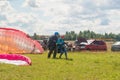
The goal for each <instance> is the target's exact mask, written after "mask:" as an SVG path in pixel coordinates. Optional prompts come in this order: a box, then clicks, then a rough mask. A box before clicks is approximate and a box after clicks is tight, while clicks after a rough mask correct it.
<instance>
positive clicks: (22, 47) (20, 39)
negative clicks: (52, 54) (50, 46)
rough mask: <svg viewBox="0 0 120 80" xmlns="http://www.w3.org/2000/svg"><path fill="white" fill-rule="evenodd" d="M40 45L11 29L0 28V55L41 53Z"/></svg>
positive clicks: (18, 31) (20, 32)
mask: <svg viewBox="0 0 120 80" xmlns="http://www.w3.org/2000/svg"><path fill="white" fill-rule="evenodd" d="M43 51H44V50H43V48H42V46H41V44H40V43H38V42H37V41H35V40H33V39H31V38H30V37H29V36H28V35H27V34H25V33H24V32H22V31H20V30H16V29H12V28H0V53H1V54H3V53H11V54H12V53H43Z"/></svg>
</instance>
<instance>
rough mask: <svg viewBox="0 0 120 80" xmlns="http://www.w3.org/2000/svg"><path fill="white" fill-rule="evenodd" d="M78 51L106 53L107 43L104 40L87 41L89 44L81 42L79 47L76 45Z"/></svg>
mask: <svg viewBox="0 0 120 80" xmlns="http://www.w3.org/2000/svg"><path fill="white" fill-rule="evenodd" d="M75 50H76V51H82V50H90V51H91V50H102V51H106V50H107V46H106V43H105V42H104V41H102V40H87V42H81V43H79V44H77V45H75Z"/></svg>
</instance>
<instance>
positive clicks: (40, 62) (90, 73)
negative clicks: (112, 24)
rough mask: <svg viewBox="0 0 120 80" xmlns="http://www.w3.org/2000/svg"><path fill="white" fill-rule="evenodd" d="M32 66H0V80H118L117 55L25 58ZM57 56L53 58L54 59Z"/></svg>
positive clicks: (75, 53) (86, 54)
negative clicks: (66, 58)
mask: <svg viewBox="0 0 120 80" xmlns="http://www.w3.org/2000/svg"><path fill="white" fill-rule="evenodd" d="M25 55H26V56H28V57H30V58H31V60H32V66H15V65H10V64H0V80H119V79H120V52H111V51H110V50H108V51H107V52H89V51H86V52H68V57H69V60H65V59H64V58H65V57H64V55H63V58H62V59H52V58H50V59H47V52H44V54H41V55H40V54H25ZM58 56H59V54H58V55H57V57H58Z"/></svg>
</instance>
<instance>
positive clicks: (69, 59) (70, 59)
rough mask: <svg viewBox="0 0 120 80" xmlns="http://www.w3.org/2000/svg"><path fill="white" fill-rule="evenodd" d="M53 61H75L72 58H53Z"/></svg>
mask: <svg viewBox="0 0 120 80" xmlns="http://www.w3.org/2000/svg"><path fill="white" fill-rule="evenodd" d="M53 59H55V60H60V59H61V60H67V61H73V59H72V58H68V59H66V58H53Z"/></svg>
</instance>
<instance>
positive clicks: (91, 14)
mask: <svg viewBox="0 0 120 80" xmlns="http://www.w3.org/2000/svg"><path fill="white" fill-rule="evenodd" d="M119 4H120V0H0V27H10V28H15V29H19V30H22V31H24V32H25V33H27V34H33V33H37V34H42V35H44V34H47V35H52V34H53V33H54V32H55V31H58V32H59V33H60V34H65V32H66V31H75V32H76V33H78V32H79V31H84V30H92V31H94V32H97V33H101V34H104V33H110V32H112V33H116V34H118V33H120V30H119V29H120V5H119Z"/></svg>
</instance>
